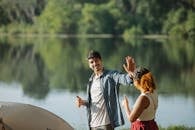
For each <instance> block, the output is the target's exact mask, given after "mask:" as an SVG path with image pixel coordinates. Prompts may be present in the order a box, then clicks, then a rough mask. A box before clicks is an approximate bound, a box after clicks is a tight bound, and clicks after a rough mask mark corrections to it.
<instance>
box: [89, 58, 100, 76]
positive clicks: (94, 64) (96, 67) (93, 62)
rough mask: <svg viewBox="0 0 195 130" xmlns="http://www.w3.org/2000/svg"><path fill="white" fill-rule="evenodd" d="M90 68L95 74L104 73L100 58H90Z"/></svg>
mask: <svg viewBox="0 0 195 130" xmlns="http://www.w3.org/2000/svg"><path fill="white" fill-rule="evenodd" d="M88 63H89V68H91V69H92V70H93V71H94V73H96V74H97V73H99V72H102V69H103V66H102V60H101V59H99V58H90V59H88Z"/></svg>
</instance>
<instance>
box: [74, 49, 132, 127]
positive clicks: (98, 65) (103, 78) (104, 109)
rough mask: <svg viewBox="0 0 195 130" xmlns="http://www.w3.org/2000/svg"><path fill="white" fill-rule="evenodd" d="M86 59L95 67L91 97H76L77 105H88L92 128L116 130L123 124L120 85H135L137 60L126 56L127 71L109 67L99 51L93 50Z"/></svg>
mask: <svg viewBox="0 0 195 130" xmlns="http://www.w3.org/2000/svg"><path fill="white" fill-rule="evenodd" d="M87 59H88V64H89V67H90V68H91V69H92V70H93V74H92V75H91V77H90V78H89V82H88V85H87V94H88V99H87V100H83V99H82V98H81V97H79V96H77V100H76V104H77V106H78V107H80V106H82V105H83V106H86V107H87V113H88V124H89V128H90V130H114V128H115V127H117V126H120V125H123V124H124V119H123V115H122V111H121V107H120V103H119V86H120V84H123V85H131V84H132V79H131V76H132V74H133V71H134V69H135V63H134V59H133V58H131V57H129V56H127V57H126V65H123V67H124V69H125V70H126V72H127V73H128V74H123V73H120V72H118V71H113V70H106V69H105V68H104V67H103V63H102V58H101V55H100V53H99V52H97V51H93V50H92V51H90V52H89V54H88V57H87Z"/></svg>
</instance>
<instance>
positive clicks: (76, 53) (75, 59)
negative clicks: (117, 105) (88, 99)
mask: <svg viewBox="0 0 195 130" xmlns="http://www.w3.org/2000/svg"><path fill="white" fill-rule="evenodd" d="M193 42H194V41H182V40H179V41H172V40H158V41H157V40H143V39H139V40H135V41H131V42H128V43H125V42H124V41H123V40H122V39H115V38H113V39H93V38H90V39H59V38H45V39H44V38H11V39H10V38H7V37H6V38H3V39H1V40H0V82H3V83H6V84H12V83H14V82H17V83H19V84H21V88H22V91H23V94H24V95H25V96H27V97H29V98H32V99H35V100H37V102H38V101H39V100H40V101H44V100H48V96H50V95H51V94H50V93H51V92H52V91H53V90H56V89H61V90H63V91H70V93H68V94H69V95H70V94H72V95H76V94H77V93H80V92H83V93H85V91H86V90H85V89H86V83H87V80H88V77H89V75H90V73H91V72H90V70H89V68H88V64H87V62H86V55H87V52H88V50H90V49H96V50H98V51H100V52H101V54H102V57H103V62H104V65H105V67H106V68H110V69H118V70H121V71H124V70H123V68H122V64H123V63H124V57H125V56H127V55H131V56H133V57H134V58H135V59H136V62H137V65H144V66H146V67H148V68H150V70H151V71H152V73H153V74H154V76H155V78H156V81H157V85H158V91H159V93H160V94H161V96H162V97H161V98H166V97H169V99H168V100H170V99H173V98H175V95H181V96H182V97H186V98H185V101H186V100H187V99H188V98H189V99H190V100H192V101H190V103H191V105H192V106H195V95H194V92H195V87H194V85H195V80H194V79H195V54H194V52H195V44H194V43H193ZM12 86H13V85H12ZM57 93H59V92H57ZM121 93H122V94H124V93H125V94H127V95H130V96H131V98H136V95H137V91H136V90H135V89H129V88H127V87H123V88H121ZM23 94H21V95H23ZM72 95H70V96H69V97H68V98H70V97H71V96H72ZM59 100H60V101H61V100H64V99H58V101H59ZM72 100H73V99H72ZM177 100H179V98H177ZM163 101H165V102H163V103H161V104H162V107H160V108H159V111H160V115H161V117H160V118H159V121H160V122H162V120H166V119H167V118H166V117H162V115H163V114H162V113H164V112H165V107H167V105H168V107H169V106H171V103H169V104H167V103H166V100H163ZM27 102H28V101H27ZM62 102H63V101H62ZM55 103H56V101H55ZM179 103H181V104H179V105H182V106H185V105H186V103H185V102H179ZM49 104H50V103H47V104H46V107H48V106H50V105H49ZM35 105H37V104H35ZM179 105H176V107H179ZM54 106H55V105H54ZM60 107H61V106H60ZM182 108H183V107H182ZM54 109H55V108H54ZM69 109H71V107H70V108H69ZM162 109H163V110H162ZM172 109H177V108H172ZM60 111H61V112H63V111H64V110H60ZM55 112H57V111H55ZM166 112H167V113H168V112H169V111H168V110H167V111H166ZM176 112H177V111H176ZM180 112H181V113H182V111H180ZM193 112H194V111H190V112H189V113H193ZM70 113H71V112H70ZM71 114H74V112H72V113H71ZM183 114H185V113H183ZM175 115H177V114H176V113H175ZM186 115H188V114H186ZM62 116H63V117H64V116H65V115H62ZM75 116H76V115H75ZM71 117H72V116H71ZM173 117H175V116H173ZM182 117H185V116H184V115H183V116H182ZM191 119H194V117H192V118H191ZM184 120H188V117H186V119H184ZM162 124H163V123H162ZM163 125H164V124H163Z"/></svg>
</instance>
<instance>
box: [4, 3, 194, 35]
mask: <svg viewBox="0 0 195 130" xmlns="http://www.w3.org/2000/svg"><path fill="white" fill-rule="evenodd" d="M194 11H195V1H194V0H163V1H162V0H150V1H145V0H139V1H138V0H0V32H1V33H7V34H20V33H22V34H68V35H75V34H77V35H78V34H79V35H87V34H111V35H113V36H118V35H122V36H123V37H125V38H128V37H129V36H135V35H136V36H137V35H138V36H139V35H143V34H147V35H148V34H149V35H151V34H159V35H162V34H163V35H169V36H180V37H184V38H190V37H193V36H194V35H195V12H194Z"/></svg>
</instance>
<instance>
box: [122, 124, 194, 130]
mask: <svg viewBox="0 0 195 130" xmlns="http://www.w3.org/2000/svg"><path fill="white" fill-rule="evenodd" d="M121 130H130V128H125V129H121ZM159 130H195V127H187V126H183V125H181V126H169V127H167V128H163V127H161V126H159Z"/></svg>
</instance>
